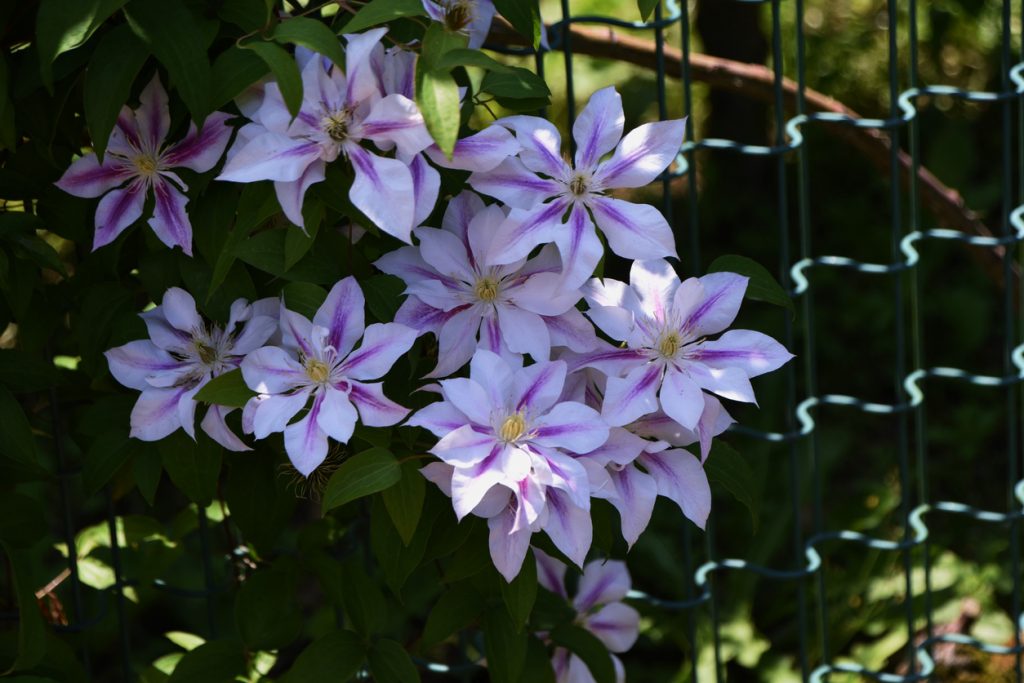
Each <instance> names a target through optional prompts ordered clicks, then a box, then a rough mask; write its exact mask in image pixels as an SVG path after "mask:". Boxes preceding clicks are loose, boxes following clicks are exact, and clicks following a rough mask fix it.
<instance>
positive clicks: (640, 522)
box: [609, 465, 658, 547]
mask: <svg viewBox="0 0 1024 683" xmlns="http://www.w3.org/2000/svg"><path fill="white" fill-rule="evenodd" d="M609 477H610V479H611V482H612V486H613V488H614V491H615V495H614V496H612V497H611V498H610V499H609V500H610V502H611V504H612V505H614V506H615V509H616V510H618V511H619V519H621V520H622V538H623V539H625V541H626V544H627V545H628V546H629V547H633V544H634V543H636V542H637V539H639V538H640V534H642V533H643V531H644V529H646V528H647V524H648V523H649V522H650V521H651V513H653V512H654V502H655V500H656V499H657V497H658V484H657V483H656V482H655V481H654V478H653V477H651V476H650V475H648V474H645V473H643V472H641V471H640V470H639V469H637V468H636V467H634V466H633V465H629V466H627V467H624V468H622V469H621V470H619V471H617V472H616V471H612V472H610V473H609Z"/></svg>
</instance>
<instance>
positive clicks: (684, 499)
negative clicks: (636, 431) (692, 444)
mask: <svg viewBox="0 0 1024 683" xmlns="http://www.w3.org/2000/svg"><path fill="white" fill-rule="evenodd" d="M638 460H639V462H640V464H641V465H643V466H644V469H645V470H647V471H648V473H650V475H651V476H652V477H654V481H655V482H657V484H658V494H659V495H662V496H665V497H666V498H669V499H671V500H673V501H675V503H676V504H677V505H678V506H679V509H681V510H682V511H683V514H684V515H686V517H687V518H688V519H689V520H690V521H692V522H693V523H694V524H696V525H697V526H699V527H700V528H701V529H703V528H704V526H705V524H707V521H708V515H710V514H711V486H710V485H709V484H708V475H707V474H706V473H705V472H704V468H703V467H702V466H701V463H700V460H698V459H697V458H696V457H695V456H694V455H693V454H692V453H690V452H689V451H684V450H682V449H679V448H673V449H670V450H666V451H661V452H660V453H644V454H642V455H641V456H640V457H639V458H638Z"/></svg>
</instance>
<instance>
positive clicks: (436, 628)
mask: <svg viewBox="0 0 1024 683" xmlns="http://www.w3.org/2000/svg"><path fill="white" fill-rule="evenodd" d="M483 608H484V603H483V600H482V598H481V597H480V594H479V593H478V592H477V591H476V590H475V589H474V588H473V587H472V586H468V585H457V586H455V587H453V588H451V589H449V590H447V591H445V592H444V593H442V594H441V597H440V598H438V600H437V602H436V603H435V604H434V607H433V609H431V610H430V615H429V616H427V623H426V624H425V625H424V627H423V637H422V638H421V639H420V647H421V648H423V649H426V648H430V647H433V646H434V645H437V644H438V643H440V642H441V641H442V640H444V639H445V638H447V637H448V636H450V635H451V634H453V633H455V632H456V631H458V630H459V629H462V628H464V627H466V626H469V624H470V623H472V621H473V620H474V619H476V617H477V616H478V615H479V614H480V612H482V611H483Z"/></svg>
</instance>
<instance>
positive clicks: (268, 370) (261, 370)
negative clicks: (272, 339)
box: [242, 346, 309, 394]
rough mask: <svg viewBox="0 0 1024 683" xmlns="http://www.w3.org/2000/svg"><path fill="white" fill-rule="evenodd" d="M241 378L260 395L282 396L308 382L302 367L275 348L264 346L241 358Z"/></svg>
mask: <svg viewBox="0 0 1024 683" xmlns="http://www.w3.org/2000/svg"><path fill="white" fill-rule="evenodd" d="M242 378H243V379H245V383H246V385H247V386H248V387H249V388H250V389H252V390H253V391H255V392H257V393H260V394H283V393H285V392H287V391H291V390H292V389H294V388H295V387H298V386H303V385H305V384H307V383H308V382H309V377H307V376H306V372H305V370H304V369H303V367H302V365H300V364H299V362H298V361H297V360H295V359H294V358H293V357H292V356H291V355H290V354H289V353H288V352H287V351H285V350H284V349H282V348H280V347H277V346H264V347H263V348H260V349H256V350H255V351H253V352H252V353H250V354H249V355H247V356H246V357H245V358H243V359H242Z"/></svg>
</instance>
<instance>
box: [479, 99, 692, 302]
mask: <svg viewBox="0 0 1024 683" xmlns="http://www.w3.org/2000/svg"><path fill="white" fill-rule="evenodd" d="M624 119H625V116H624V114H623V112H622V98H621V97H620V96H619V94H618V93H617V92H615V89H614V88H612V87H608V88H604V89H603V90H599V91H597V92H596V93H594V95H593V96H592V97H591V98H590V101H589V102H588V103H587V106H586V107H585V108H584V109H583V111H582V112H581V113H580V115H579V118H577V119H576V122H575V123H574V124H573V137H574V138H575V140H576V145H577V150H576V155H575V158H574V161H573V163H572V164H570V163H569V162H568V161H566V160H564V159H563V158H562V140H561V136H560V135H559V134H558V130H557V129H556V128H555V126H554V125H553V124H552V123H551V122H550V121H546V120H545V119H542V118H538V117H535V116H511V117H508V118H504V119H499V120H498V121H497V122H496V123H499V124H502V125H504V126H506V127H508V128H509V129H511V130H513V131H514V132H515V133H516V138H517V140H518V141H519V144H520V145H522V151H520V153H519V155H518V156H517V157H514V158H510V159H507V160H505V161H504V162H503V163H502V164H501V165H500V166H498V167H497V168H495V169H494V170H491V171H485V172H477V173H474V174H473V175H472V176H470V178H469V183H470V185H472V186H473V188H474V189H475V190H477V191H478V192H481V193H483V194H486V195H490V196H492V197H495V198H497V199H499V200H501V201H502V202H504V203H505V204H507V205H509V206H510V207H512V212H511V213H510V214H509V216H508V218H507V219H506V221H505V222H504V224H503V225H502V226H501V227H500V228H499V229H498V232H497V234H496V235H495V237H494V241H493V243H492V245H491V252H490V255H489V260H488V262H489V263H491V264H495V265H503V264H507V263H514V262H515V261H517V260H519V259H521V258H524V257H525V256H526V255H527V254H529V253H530V251H531V250H532V249H533V248H534V247H536V246H537V245H539V244H546V243H550V242H554V243H555V244H557V245H558V250H559V252H560V253H561V256H562V265H563V269H564V272H565V277H566V280H567V284H568V285H569V286H578V285H581V284H583V282H584V281H586V279H587V278H589V277H590V276H591V275H592V274H593V272H594V268H595V266H597V263H598V261H600V259H601V256H602V255H603V253H604V250H603V248H602V246H601V242H600V240H599V239H598V237H597V233H596V232H595V229H594V224H595V223H596V224H597V227H599V228H601V231H602V232H603V233H604V236H605V238H606V239H607V240H608V246H609V247H610V248H611V250H612V251H613V252H615V253H616V254H618V255H619V256H623V257H625V258H629V259H655V258H661V257H665V256H674V255H675V253H676V249H675V239H674V238H673V235H672V230H671V228H670V227H669V225H668V222H667V221H666V220H665V218H664V216H662V215H661V213H660V212H659V211H658V210H657V209H656V208H654V207H653V206H650V205H647V204H634V203H632V202H627V201H625V200H622V199H615V198H613V197H610V196H608V194H607V193H608V191H609V190H613V189H616V188H631V187H642V186H643V185H646V184H648V183H650V182H651V181H652V180H654V179H655V178H656V177H657V176H658V175H659V174H660V173H661V172H662V171H664V170H665V169H666V168H667V167H668V165H669V164H670V163H671V162H672V160H673V159H675V157H676V155H677V153H678V152H679V148H680V146H681V145H682V142H683V133H684V131H685V129H686V122H685V120H675V121H659V122H654V123H646V124H644V125H642V126H640V127H639V128H636V129H635V130H633V131H631V132H630V133H628V134H627V135H626V136H625V137H623V136H622V131H623V122H624ZM613 150H614V153H613V154H612V156H611V157H610V158H609V159H607V160H604V161H602V157H604V156H605V155H606V154H608V153H610V152H612V151H613Z"/></svg>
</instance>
